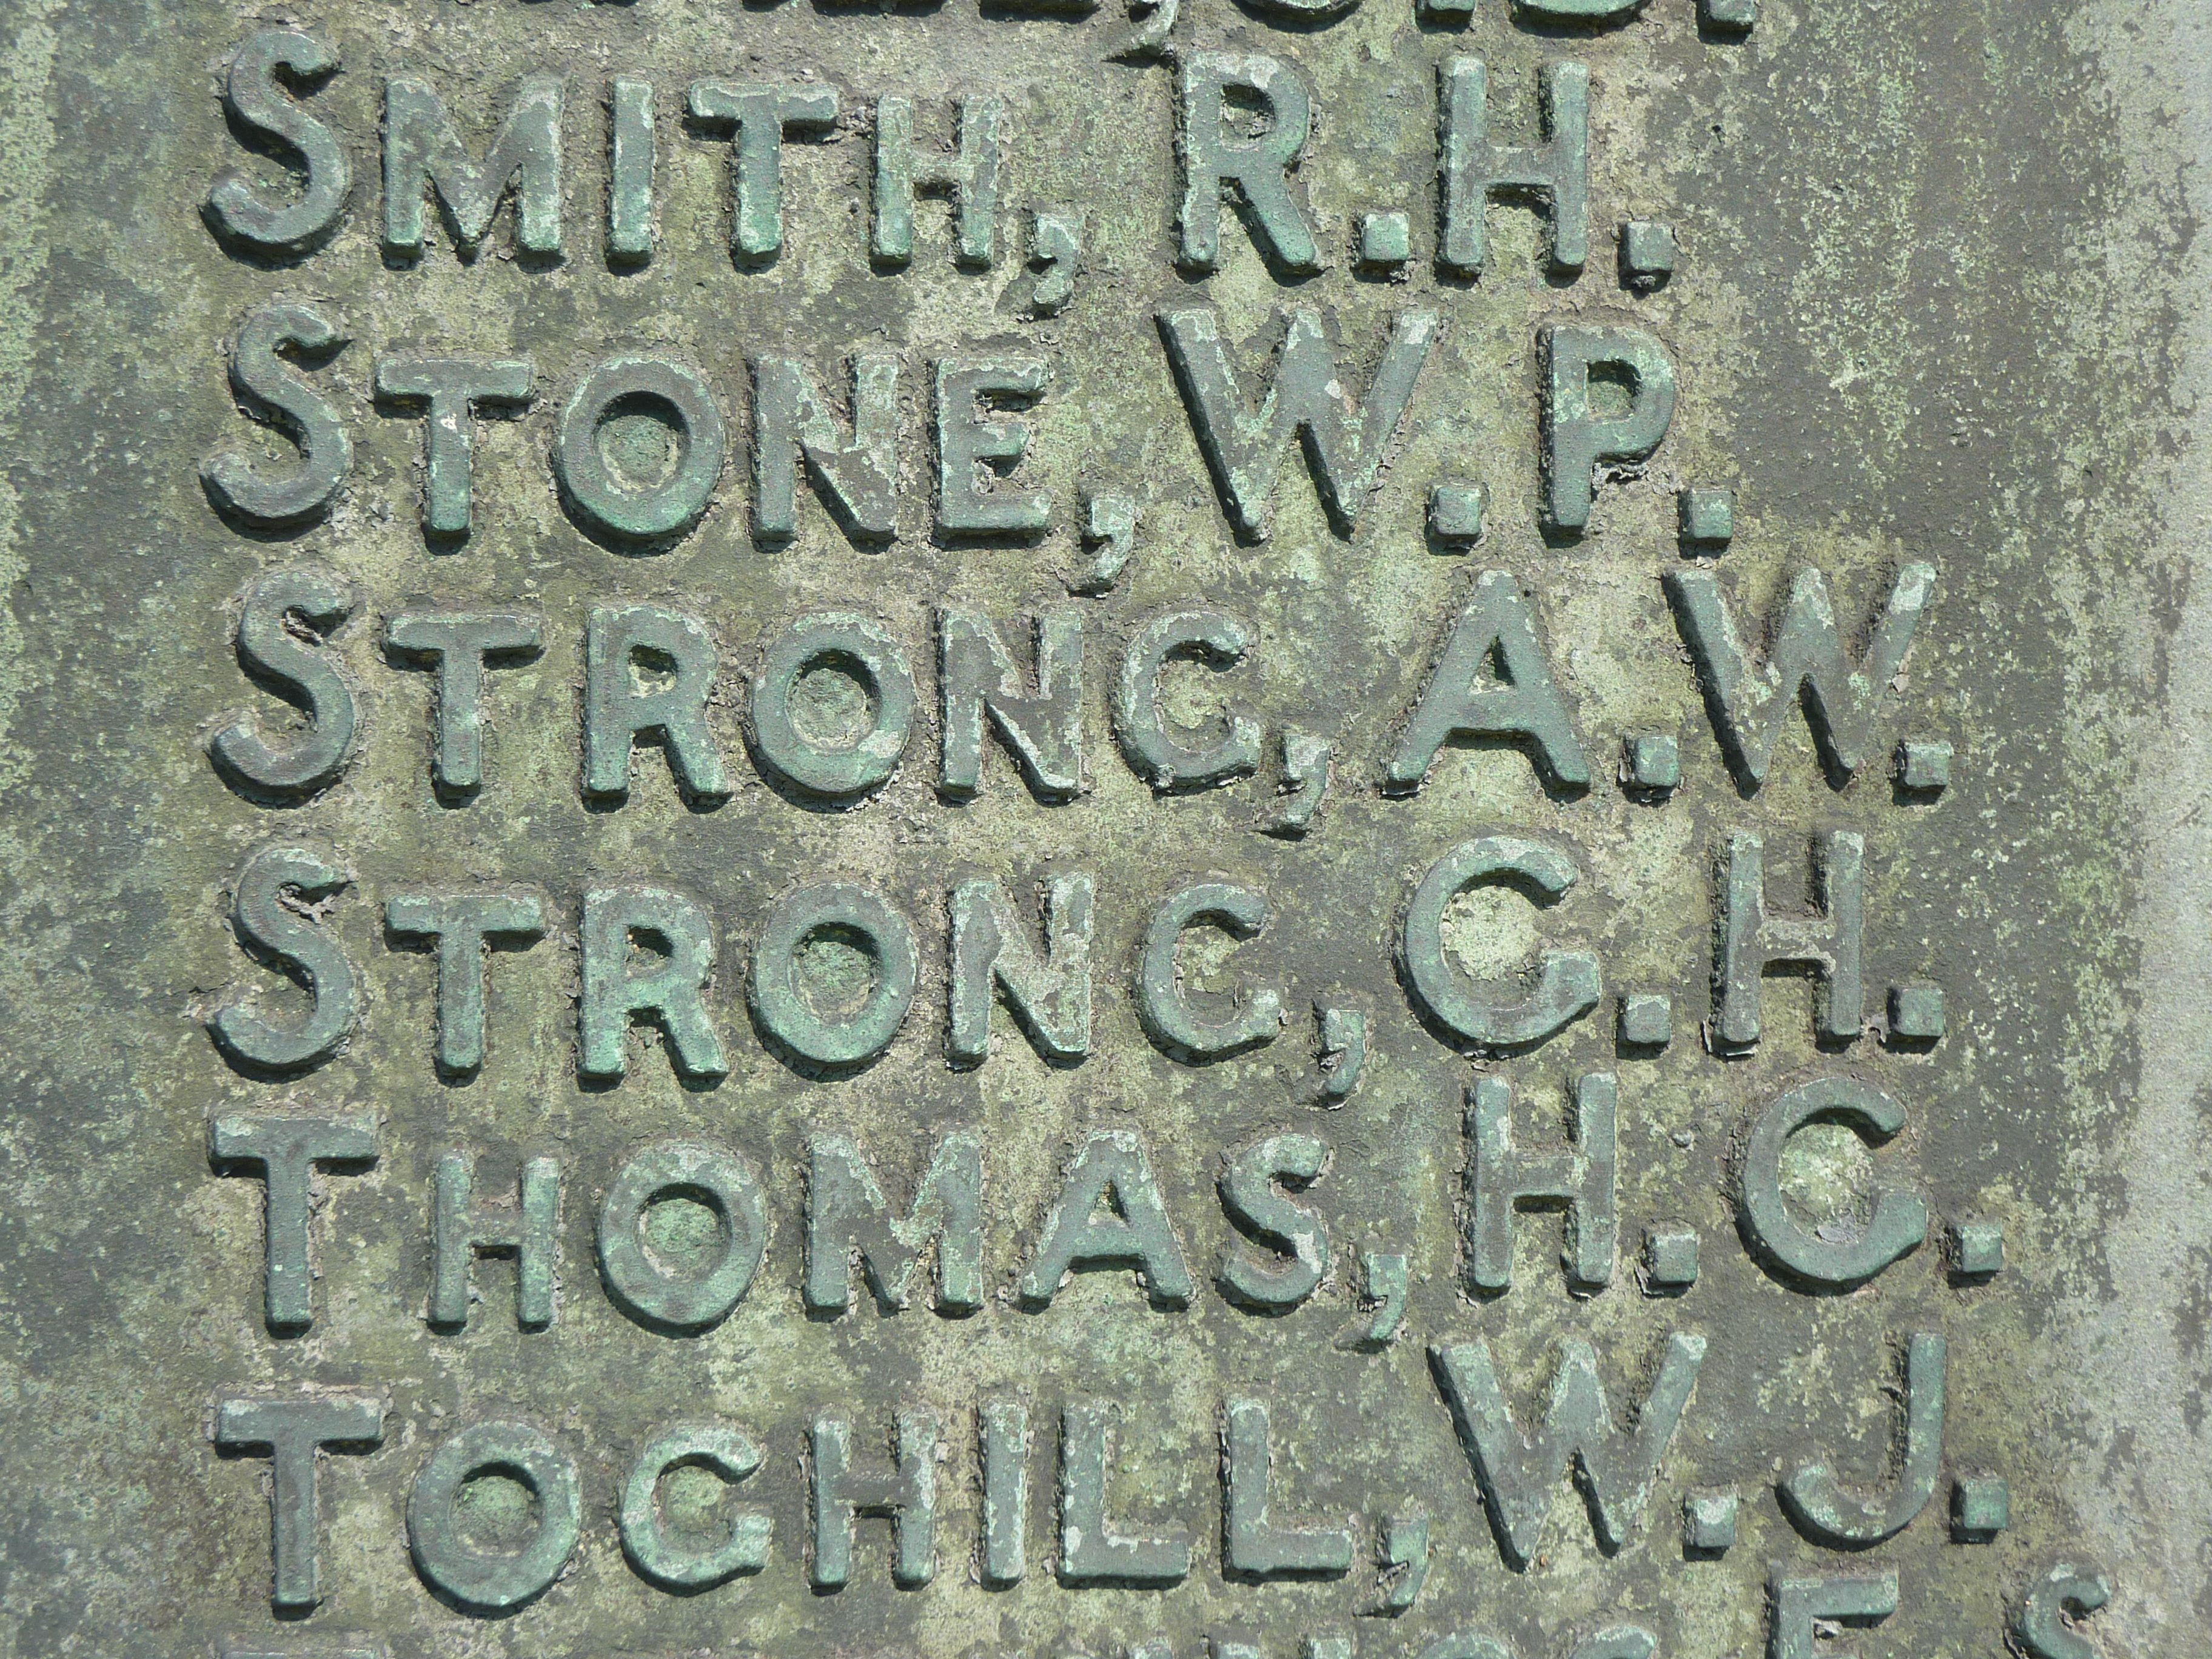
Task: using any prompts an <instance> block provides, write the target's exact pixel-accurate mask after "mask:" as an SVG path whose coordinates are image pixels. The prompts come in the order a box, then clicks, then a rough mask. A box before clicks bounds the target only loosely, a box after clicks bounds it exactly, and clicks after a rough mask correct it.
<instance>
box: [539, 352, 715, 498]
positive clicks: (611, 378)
mask: <svg viewBox="0 0 2212 1659" xmlns="http://www.w3.org/2000/svg"><path fill="white" fill-rule="evenodd" d="M625 408H628V409H634V410H637V411H638V412H640V413H643V412H646V411H647V410H649V411H651V412H652V413H654V414H657V415H659V416H662V417H663V418H665V419H666V420H667V421H669V422H670V423H671V424H672V425H673V426H674V427H675V428H676V431H677V442H678V456H677V462H676V471H675V472H674V474H673V475H672V476H671V477H669V478H667V479H666V480H665V481H664V482H662V483H658V484H654V485H653V486H651V487H650V488H647V489H635V488H632V487H630V486H629V485H626V484H625V483H623V481H622V479H621V478H620V477H617V474H616V473H615V471H614V470H613V469H612V468H611V467H610V466H608V465H607V461H606V457H605V454H603V453H601V452H600V449H599V428H600V426H601V425H602V424H604V423H605V421H606V418H607V416H610V415H614V414H620V413H622V412H623V410H625ZM726 447H727V444H726V439H725V437H724V435H723V431H722V415H721V411H720V410H719V409H717V408H716V407H715V406H714V393H713V392H710V391H709V390H708V386H707V383H706V381H705V380H702V379H701V378H700V376H699V374H698V372H697V371H696V370H695V369H692V368H686V367H685V366H684V365H683V364H681V363H678V362H670V361H669V360H668V359H666V358H663V357H610V358H609V359H608V360H607V361H606V362H603V363H601V364H599V367H598V368H594V369H593V370H592V372H591V373H590V374H586V376H585V377H584V379H583V380H582V382H581V383H580V385H579V386H577V387H576V390H575V392H574V394H573V395H571V396H570V398H569V399H568V406H567V407H566V408H565V409H563V410H562V411H561V423H560V426H559V428H558V429H557V430H556V432H555V434H554V437H553V473H554V477H556V479H557V480H558V482H559V483H560V486H561V496H562V500H563V501H566V502H567V503H568V508H569V511H570V512H571V513H573V514H574V515H575V516H576V517H577V518H579V519H580V520H582V521H583V524H584V527H585V528H586V529H587V530H591V531H594V532H598V533H599V534H600V535H602V536H610V537H613V538H617V539H620V540H624V541H654V540H659V539H661V538H673V537H677V536H680V535H682V534H683V533H684V532H685V531H687V530H689V529H690V528H691V526H693V525H695V524H696V523H697V522H698V521H699V515H700V514H701V513H704V512H705V511H706V510H707V500H708V496H710V495H713V494H714V483H715V480H716V479H718V478H720V477H721V475H722V458H723V454H724V453H725V450H726Z"/></svg>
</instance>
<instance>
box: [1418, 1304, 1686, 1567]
mask: <svg viewBox="0 0 2212 1659" xmlns="http://www.w3.org/2000/svg"><path fill="white" fill-rule="evenodd" d="M1704 1363H1705V1338H1703V1337H1702V1336H1684V1335H1682V1334H1680V1333H1677V1334H1674V1335H1672V1336H1670V1337H1668V1339H1667V1355H1666V1358H1664V1359H1663V1360H1662V1362H1661V1364H1660V1366H1659V1375H1658V1376H1657V1378H1656V1380H1655V1381H1654V1382H1653V1383H1652V1384H1651V1393H1650V1398H1648V1399H1647V1400H1645V1401H1644V1409H1643V1410H1642V1411H1641V1412H1639V1413H1637V1420H1636V1427H1635V1429H1634V1431H1632V1432H1630V1433H1621V1432H1619V1431H1616V1430H1615V1429H1614V1428H1613V1411H1612V1407H1610V1406H1609V1405H1607V1401H1606V1396H1605V1384H1604V1383H1601V1382H1600V1381H1599V1380H1598V1375H1597V1356H1596V1355H1595V1353H1594V1352H1592V1351H1591V1349H1590V1346H1589V1343H1587V1342H1580V1341H1570V1342H1567V1343H1565V1344H1563V1345H1561V1348H1560V1352H1559V1371H1558V1373H1557V1375H1555V1376H1553V1378H1552V1397H1551V1401H1550V1402H1549V1403H1548V1404H1547V1406H1546V1407H1545V1408H1544V1423H1543V1426H1542V1427H1541V1428H1540V1429H1539V1430H1538V1431H1536V1433H1535V1435H1534V1437H1533V1438H1532V1437H1529V1436H1528V1435H1525V1434H1523V1433H1522V1431H1521V1425H1519V1424H1518V1423H1516V1421H1515V1420H1514V1417H1513V1408H1512V1407H1510V1406H1509V1405H1508V1404H1506V1401H1505V1395H1504V1392H1503V1391H1502V1390H1501V1389H1499V1388H1498V1373H1497V1372H1496V1370H1493V1369H1492V1365H1491V1363H1490V1345H1489V1344H1488V1343H1487V1342H1486V1341H1484V1340H1482V1339H1481V1338H1480V1337H1479V1336H1478V1337H1476V1338H1475V1339H1474V1340H1473V1341H1472V1342H1460V1343H1455V1344H1453V1345H1452V1346H1449V1347H1433V1348H1431V1349H1430V1350H1429V1364H1430V1366H1431V1369H1432V1370H1435V1372H1436V1376H1437V1389H1438V1391H1439V1392H1440V1393H1442V1394H1443V1397H1444V1403H1445V1404H1446V1405H1447V1406H1449V1407H1451V1413H1452V1420H1453V1423H1454V1424H1455V1425H1456V1426H1457V1428H1458V1430H1459V1440H1460V1445H1461V1446H1462V1448H1463V1449H1465V1451H1466V1453H1467V1456H1468V1462H1470V1463H1472V1464H1474V1478H1475V1482H1476V1484H1477V1485H1478V1486H1480V1487H1481V1489H1482V1500H1483V1504H1484V1507H1485V1508H1486V1509H1487V1510H1489V1512H1490V1525H1491V1529H1492V1531H1493V1532H1495V1533H1496V1534H1498V1550H1499V1552H1500V1553H1502V1554H1503V1555H1504V1557H1505V1560H1506V1563H1507V1565H1510V1566H1511V1567H1512V1568H1513V1569H1514V1570H1515V1571H1516V1572H1517V1571H1521V1570H1522V1569H1523V1568H1525V1567H1526V1566H1527V1565H1528V1561H1529V1559H1530V1558H1531V1557H1533V1556H1534V1554H1535V1553H1536V1541H1537V1538H1538V1536H1539V1534H1541V1532H1542V1531H1543V1527H1544V1517H1545V1516H1547V1514H1548V1513H1549V1512H1550V1510H1551V1507H1552V1498H1553V1493H1554V1492H1557V1491H1558V1489H1559V1477H1560V1476H1562V1475H1564V1474H1566V1472H1567V1465H1568V1463H1569V1462H1570V1461H1571V1462H1573V1464H1574V1465H1575V1473H1576V1480H1577V1485H1579V1486H1581V1487H1582V1489H1583V1498H1584V1499H1585V1501H1586V1502H1587V1504H1588V1505H1589V1516H1590V1525H1591V1527H1592V1528H1593V1529H1594V1530H1595V1533H1596V1534H1597V1541H1598V1547H1600V1548H1601V1549H1602V1550H1604V1551H1605V1552H1606V1553H1607V1554H1611V1553H1613V1552H1614V1551H1615V1550H1618V1549H1619V1548H1620V1547H1621V1544H1622V1543H1623V1541H1625V1540H1626V1537H1627V1535H1628V1530H1629V1528H1632V1527H1633V1526H1634V1525H1635V1524H1636V1522H1637V1518H1638V1516H1641V1515H1642V1514H1643V1512H1644V1504H1646V1503H1647V1502H1649V1501H1650V1497H1651V1482H1652V1480H1653V1479H1654V1478H1655V1477H1656V1475H1657V1474H1658V1472H1659V1460H1660V1459H1661V1458H1662V1456H1664V1455H1666V1450H1667V1447H1668V1443H1669V1442H1670V1441H1672V1440H1673V1439H1674V1430H1675V1427H1676V1425H1679V1424H1680V1422H1681V1420H1682V1408H1683V1407H1685V1406H1686V1405H1687V1404H1688V1403H1689V1400H1690V1390H1691V1389H1692V1388H1694V1387H1695V1386H1696V1384H1697V1381H1698V1368H1699V1366H1700V1365H1701V1364H1704Z"/></svg>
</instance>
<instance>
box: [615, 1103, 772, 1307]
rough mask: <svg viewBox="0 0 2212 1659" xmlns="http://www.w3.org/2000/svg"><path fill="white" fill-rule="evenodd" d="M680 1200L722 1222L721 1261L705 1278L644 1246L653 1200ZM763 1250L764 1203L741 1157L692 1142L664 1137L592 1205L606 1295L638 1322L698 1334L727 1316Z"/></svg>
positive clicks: (741, 1297)
mask: <svg viewBox="0 0 2212 1659" xmlns="http://www.w3.org/2000/svg"><path fill="white" fill-rule="evenodd" d="M661 1198H684V1199H690V1200H691V1201H692V1202H693V1203H696V1204H702V1205H704V1206H706V1207H707V1208H708V1209H709V1210H712V1211H713V1212H714V1217H715V1218H716V1220H718V1221H719V1222H720V1224H721V1234H722V1238H723V1245H722V1256H721V1260H720V1261H717V1262H716V1263H715V1264H714V1267H712V1268H711V1269H709V1270H708V1271H707V1272H705V1273H679V1272H677V1271H674V1270H672V1269H671V1268H670V1267H668V1266H667V1264H665V1262H663V1261H661V1260H660V1258H659V1256H658V1255H655V1254H654V1253H653V1247H652V1246H651V1245H650V1244H648V1243H646V1238H645V1214H646V1212H647V1210H648V1209H649V1208H651V1207H652V1206H653V1200H656V1199H661ZM766 1249H768V1206H767V1204H766V1202H765V1201H764V1200H763V1199H762V1197H761V1190H760V1180H759V1177H757V1176H756V1175H754V1173H753V1166H752V1164H750V1162H749V1161H748V1160H747V1159H746V1158H743V1157H742V1156H740V1155H739V1154H738V1153H736V1152H727V1151H725V1150H724V1149H723V1148H721V1147H719V1146H708V1145H706V1144H705V1143H703V1142H701V1141H696V1140H663V1141H659V1142H657V1143H656V1144H654V1145H653V1146H647V1147H646V1148H645V1149H644V1150H643V1151H642V1152H639V1153H637V1154H636V1155H635V1157H633V1158H631V1159H630V1160H629V1162H628V1163H627V1164H623V1166H622V1168H621V1169H620V1170H618V1171H617V1173H616V1175H615V1178H614V1182H613V1184H612V1185H611V1186H610V1187H609V1188H607V1195H606V1197H605V1199H604V1200H602V1201H601V1202H600V1205H599V1273H600V1276H601V1277H602V1278H604V1279H605V1280H606V1285H607V1293H608V1294H609V1295H610V1296H611V1297H614V1299H615V1302H616V1304H617V1306H619V1307H620V1308H621V1309H622V1310H623V1312H625V1313H627V1314H629V1316H631V1317H632V1318H634V1319H635V1320H637V1321H638V1322H640V1323H641V1324H644V1325H648V1326H652V1327H654V1328H659V1329H663V1330H670V1331H686V1332H690V1331H701V1330H704V1329H706V1328H707V1327H708V1326H709V1325H714V1324H717V1323H719V1322H720V1321H722V1320H724V1319H726V1318H727V1317H728V1316H729V1313H730V1310H731V1309H732V1308H734V1307H736V1306H737V1305H738V1303H739V1302H741V1301H742V1300H744V1294H745V1292H746V1291H748V1290H750V1289H751V1288H752V1282H753V1275H754V1274H755V1273H758V1272H759V1271H760V1264H761V1256H762V1255H763V1253H764V1252H765V1251H766Z"/></svg>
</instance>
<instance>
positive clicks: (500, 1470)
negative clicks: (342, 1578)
mask: <svg viewBox="0 0 2212 1659" xmlns="http://www.w3.org/2000/svg"><path fill="white" fill-rule="evenodd" d="M487 1474H503V1475H505V1476H507V1478H508V1479H510V1480H515V1481H519V1482H520V1484H521V1485H523V1486H526V1487H527V1488H528V1489H529V1490H530V1492H531V1495H532V1497H534V1498H537V1500H538V1529H537V1531H536V1532H535V1533H533V1534H532V1536H531V1539H530V1541H529V1542H528V1543H526V1544H525V1545H524V1546H523V1547H521V1548H520V1549H519V1550H502V1549H481V1548H478V1547H477V1546H475V1545H474V1544H471V1542H470V1541H468V1540H467V1539H466V1538H465V1537H464V1536H463V1535H462V1532H461V1524H460V1516H459V1512H458V1511H459V1499H460V1495H461V1488H462V1487H464V1486H467V1485H468V1483H469V1482H470V1481H471V1480H476V1479H477V1477H479V1476H481V1475H487ZM582 1517H583V1505H582V1501H581V1498H580V1492H579V1487H578V1483H577V1479H576V1465H575V1463H574V1461H573V1460H571V1459H570V1458H569V1456H568V1454H567V1453H565V1452H563V1451H562V1450H561V1449H560V1448H559V1447H557V1446H556V1445H555V1444H554V1443H552V1442H551V1441H550V1440H548V1439H547V1438H546V1437H544V1435H543V1434H542V1433H540V1432H539V1431H538V1430H537V1429H536V1428H534V1427H532V1425H529V1424H527V1423H504V1422H494V1423H477V1424H474V1425H471V1426H470V1427H468V1428H465V1429H463V1430H462V1431H460V1432H459V1434H457V1435H455V1436H454V1437H453V1438H452V1439H450V1440H448V1441H447V1442H446V1443H445V1444H444V1445H442V1446H441V1447H439V1448H438V1449H437V1450H436V1451H435V1452H434V1453H432V1454H431V1456H430V1461H429V1462H427V1463H425V1464H424V1465H423V1466H422V1473H421V1474H417V1475H416V1477H415V1485H414V1487H413V1489H412V1490H411V1491H410V1492H409V1493H408V1494H407V1545H408V1548H409V1550H410V1552H411V1553H413V1555H414V1557H415V1568H416V1571H418V1572H420V1573H421V1574H422V1577H423V1578H424V1579H425V1580H426V1581H427V1582H428V1583H429V1585H430V1586H431V1588H432V1589H436V1590H440V1591H442V1592H443V1593H444V1594H445V1595H448V1596H450V1597H452V1598H453V1600H454V1601H458V1602H459V1603H460V1604H461V1606H463V1607H466V1608H467V1609H468V1610H469V1611H471V1613H501V1612H504V1611H506V1610H507V1608H510V1607H520V1606H522V1605H523V1604H524V1603H525V1602H526V1601H531V1600H532V1598H534V1597H536V1596H538V1595H541V1594H543V1593H544V1589H545V1588H546V1587H547V1586H548V1585H550V1583H552V1582H553V1581H554V1580H555V1579H556V1578H557V1577H560V1575H561V1569H562V1567H564V1566H566V1565H568V1558H569V1556H570V1555H572V1554H574V1553H575V1548H576V1540H577V1538H578V1536H579V1534H580V1530H581V1528H582Z"/></svg>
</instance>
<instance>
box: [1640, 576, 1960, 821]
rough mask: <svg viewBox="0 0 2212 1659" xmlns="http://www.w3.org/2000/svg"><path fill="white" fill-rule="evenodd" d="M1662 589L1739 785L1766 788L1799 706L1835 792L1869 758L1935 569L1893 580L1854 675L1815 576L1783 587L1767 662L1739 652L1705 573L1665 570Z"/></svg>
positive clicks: (1823, 586) (1716, 587)
mask: <svg viewBox="0 0 2212 1659" xmlns="http://www.w3.org/2000/svg"><path fill="white" fill-rule="evenodd" d="M1666 583H1667V595H1668V598H1669V599H1672V600H1673V601H1674V615H1675V620H1676V621H1677V623H1679V624H1680V628H1681V630H1682V639H1683V641H1684V642H1685V643H1686V644H1687V645H1688V646H1689V647H1690V654H1691V655H1692V657H1693V658H1695V659H1696V660H1697V665H1698V675H1699V679H1700V680H1701V681H1702V682H1703V683H1704V685H1705V702H1706V703H1707V704H1708V706H1709V707H1710V708H1711V711H1712V717H1713V726H1714V729H1715V730H1716V731H1717V732H1719V734H1720V739H1721V747H1722V749H1723V750H1724V751H1725V752H1726V754H1727V756H1728V763H1729V769H1731V770H1732V771H1734V772H1735V775H1736V777H1737V778H1738V779H1739V780H1740V781H1741V782H1742V784H1743V785H1744V787H1746V788H1747V789H1756V788H1758V787H1759V785H1760V784H1762V783H1764V782H1765V781H1766V769H1767V767H1768V765H1769V764H1770V763H1771V762H1772V760H1773V758H1774V745H1775V743H1776V742H1777V740H1778V739H1779V738H1780V737H1781V735H1782V728H1783V726H1784V724H1785V723H1786V722H1787V721H1788V720H1789V718H1790V704H1792V703H1793V702H1802V704H1803V706H1804V709H1805V720H1806V723H1807V724H1808V725H1809V726H1811V727H1812V728H1813V740H1814V743H1815V744H1817V745H1818V746H1819V748H1820V761H1821V764H1822V765H1823V766H1825V767H1826V769H1827V773H1828V781H1829V782H1830V784H1831V785H1832V786H1833V787H1836V788H1838V789H1840V788H1842V787H1844V785H1845V784H1847V783H1849V782H1850V780H1851V775H1852V774H1853V773H1854V772H1856V771H1857V770H1858V769H1859V766H1860V764H1861V763H1863V761H1864V760H1865V758H1866V746H1867V742H1868V738H1869V732H1870V729H1871V728H1872V726H1873V724H1874V714H1875V708H1876V707H1877V706H1878V705H1879V704H1880V703H1881V694H1882V690H1883V689H1884V688H1885V687H1886V686H1887V685H1888V684H1889V683H1890V681H1891V680H1893V679H1894V678H1896V676H1897V671H1898V670H1899V668H1901V667H1903V666H1904V665H1905V653H1906V652H1907V651H1908V650H1910V649H1911V646H1912V632H1913V629H1916V628H1917V627H1918V626H1919V624H1920V618H1921V617H1922V615H1923V613H1925V612H1926V611H1927V609H1928V601H1929V597H1930V596H1931V595H1932V594H1933V592H1935V587H1936V567H1935V566H1933V565H1929V564H1908V565H1906V566H1905V568H1903V569H1901V570H1899V572H1898V573H1897V580H1896V581H1895V582H1894V583H1893V584H1892V585H1891V587H1890V590H1889V599H1888V602H1887V604H1886V605H1884V606H1883V607H1882V611H1881V615H1880V616H1879V617H1876V618H1875V622H1874V627H1873V633H1872V637H1871V638H1870V639H1869V641H1867V648H1866V654H1865V655H1864V656H1863V657H1862V658H1861V659H1859V663H1858V665H1857V667H1853V666H1852V665H1851V663H1850V659H1849V658H1848V657H1846V656H1845V655H1844V642H1843V639H1842V637H1841V635H1839V634H1838V632H1837V629H1836V610H1835V606H1834V605H1832V604H1831V603H1830V602H1829V599H1828V584H1827V582H1826V580H1825V579H1824V578H1823V577H1822V576H1821V574H1820V572H1819V571H1818V570H1815V569H1811V568H1807V569H1804V570H1801V571H1799V572H1798V573H1797V574H1796V578H1795V580H1792V581H1791V582H1790V595H1789V598H1788V599H1786V600H1785V601H1784V605H1783V607H1782V617H1781V622H1780V625H1779V626H1778V627H1776V628H1775V629H1773V633H1772V639H1773V649H1772V650H1771V652H1770V653H1769V654H1768V657H1767V659H1766V661H1765V663H1756V662H1753V660H1752V659H1751V657H1750V656H1749V655H1748V653H1746V652H1745V650H1744V648H1743V642H1742V641H1741V638H1740V637H1739V636H1738V635H1737V633H1736V629H1735V621H1734V619H1733V618H1732V617H1730V616H1729V607H1728V601H1727V600H1726V599H1723V598H1722V597H1721V591H1720V584H1719V583H1718V582H1717V581H1716V580H1714V579H1713V577H1712V574H1711V572H1709V571H1704V570H1676V571H1669V572H1668V574H1667V577H1666Z"/></svg>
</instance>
